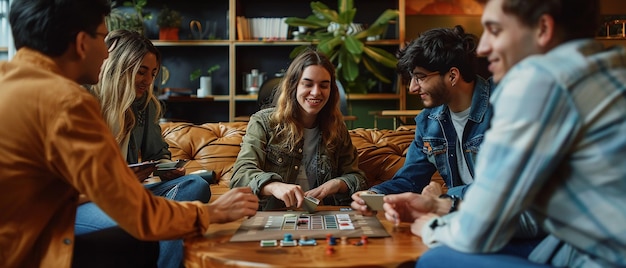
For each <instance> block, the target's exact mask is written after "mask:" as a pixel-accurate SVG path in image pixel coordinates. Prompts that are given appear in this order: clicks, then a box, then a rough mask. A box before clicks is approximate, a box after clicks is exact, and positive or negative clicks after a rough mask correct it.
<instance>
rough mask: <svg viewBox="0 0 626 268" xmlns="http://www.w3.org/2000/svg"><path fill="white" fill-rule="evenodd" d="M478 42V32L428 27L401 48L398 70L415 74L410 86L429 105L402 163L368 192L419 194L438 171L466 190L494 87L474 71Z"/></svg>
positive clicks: (457, 191) (458, 192)
mask: <svg viewBox="0 0 626 268" xmlns="http://www.w3.org/2000/svg"><path fill="white" fill-rule="evenodd" d="M442 40H443V41H444V42H442ZM476 44H477V38H476V36H474V35H471V34H467V33H465V32H464V30H463V28H462V27H461V26H456V27H455V28H438V29H432V30H429V31H426V32H424V33H423V34H422V35H421V36H420V37H419V38H417V39H415V40H413V41H412V42H411V43H410V44H409V45H408V46H407V47H406V48H405V49H404V50H402V51H400V52H399V61H398V71H399V72H402V73H403V74H406V73H407V72H408V73H409V74H410V75H411V80H410V81H411V82H410V86H409V91H410V92H411V93H413V94H419V95H420V98H421V99H422V102H423V104H424V107H425V109H424V110H423V111H422V112H421V113H420V114H419V115H418V116H417V117H415V123H416V131H415V139H414V140H413V142H412V143H411V146H410V147H409V150H408V153H407V157H406V161H405V162H404V166H403V167H402V168H401V169H400V170H398V172H397V173H396V174H395V176H394V177H393V178H392V179H391V180H388V181H385V182H383V183H381V184H378V185H376V186H373V187H371V188H370V189H369V191H371V192H375V193H380V194H395V193H404V192H415V193H420V192H422V189H424V187H426V186H427V185H428V184H429V182H430V179H431V177H432V175H433V174H434V173H435V172H436V171H439V174H441V176H442V177H443V179H444V181H445V183H446V185H447V187H448V188H450V190H449V193H450V194H455V195H462V193H463V192H464V189H465V188H466V186H467V184H469V183H471V182H472V181H473V175H474V159H475V157H476V154H477V153H478V149H479V146H480V144H481V143H482V141H483V133H484V132H485V130H487V128H489V120H490V118H491V115H492V111H491V106H490V104H489V96H490V95H491V91H492V89H493V85H492V83H491V82H490V81H486V80H485V79H483V78H481V77H480V76H478V75H476V70H475V68H476ZM455 120H456V121H457V123H455ZM455 124H456V126H457V127H458V129H457V128H455ZM459 133H463V136H462V138H461V135H459ZM459 145H460V146H459ZM457 146H458V147H457ZM459 151H462V153H461V154H458V153H457V152H459ZM459 156H460V157H459ZM457 186H460V187H457ZM359 194H360V193H357V194H356V195H355V196H353V199H354V200H355V201H356V203H353V208H355V209H361V208H362V205H361V202H359V201H360V199H361V198H360V197H359Z"/></svg>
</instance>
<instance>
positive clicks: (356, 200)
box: [350, 191, 376, 216]
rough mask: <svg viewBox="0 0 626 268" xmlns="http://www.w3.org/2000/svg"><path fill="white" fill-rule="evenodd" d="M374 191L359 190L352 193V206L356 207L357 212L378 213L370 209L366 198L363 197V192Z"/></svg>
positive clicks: (365, 213)
mask: <svg viewBox="0 0 626 268" xmlns="http://www.w3.org/2000/svg"><path fill="white" fill-rule="evenodd" d="M372 193H374V192H372V191H358V192H356V193H354V194H352V203H350V207H352V209H354V210H355V211H356V212H358V213H361V214H362V215H365V216H373V215H375V214H376V213H375V212H374V211H372V210H370V209H369V207H368V206H367V205H366V204H365V200H363V198H361V195H362V194H372Z"/></svg>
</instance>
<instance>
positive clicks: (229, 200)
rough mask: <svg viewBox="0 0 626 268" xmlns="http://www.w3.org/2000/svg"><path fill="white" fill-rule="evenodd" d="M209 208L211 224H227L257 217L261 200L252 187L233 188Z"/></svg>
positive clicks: (210, 204)
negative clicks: (248, 217) (244, 218)
mask: <svg viewBox="0 0 626 268" xmlns="http://www.w3.org/2000/svg"><path fill="white" fill-rule="evenodd" d="M207 206H208V207H209V216H210V218H211V223H225V222H231V221H235V220H238V219H241V218H243V217H247V216H254V215H256V212H257V210H258V209H259V198H257V197H256V195H254V194H253V193H252V189H251V188H250V187H240V188H233V189H231V190H230V191H228V192H226V193H225V194H223V195H222V196H220V197H219V198H218V199H216V200H215V201H213V202H211V203H209V204H207Z"/></svg>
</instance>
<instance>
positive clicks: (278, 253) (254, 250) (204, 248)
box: [185, 206, 427, 267]
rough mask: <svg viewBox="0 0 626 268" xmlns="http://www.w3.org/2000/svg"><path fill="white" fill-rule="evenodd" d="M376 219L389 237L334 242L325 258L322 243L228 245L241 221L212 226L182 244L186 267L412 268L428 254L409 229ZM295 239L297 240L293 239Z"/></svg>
mask: <svg viewBox="0 0 626 268" xmlns="http://www.w3.org/2000/svg"><path fill="white" fill-rule="evenodd" d="M339 208H340V207H335V206H321V207H318V208H317V209H318V210H339ZM377 217H378V218H379V219H380V222H381V223H382V225H383V227H384V228H385V229H386V230H387V232H389V234H390V235H391V237H385V238H369V239H368V242H367V244H366V245H363V246H356V245H354V244H353V243H354V242H358V241H359V240H360V239H357V238H351V239H350V240H349V243H348V244H347V245H342V244H341V243H340V242H339V239H337V245H335V246H333V248H334V253H332V254H327V253H326V247H327V245H328V244H327V243H326V241H325V240H323V239H320V240H317V246H296V247H261V246H260V245H259V241H255V242H229V241H230V238H231V237H232V236H233V234H235V232H236V231H237V229H238V228H239V226H240V225H241V223H242V222H243V219H242V220H239V221H235V222H231V223H227V224H212V225H211V226H210V227H209V234H208V235H207V236H205V237H196V238H188V239H186V240H185V266H186V267H414V265H415V261H416V260H417V258H418V257H419V256H420V255H421V254H422V253H423V252H424V251H426V250H427V247H426V246H425V245H424V244H423V243H422V240H421V239H420V238H419V237H417V236H415V235H413V234H412V233H411V231H410V225H409V224H408V223H403V224H401V225H400V226H398V227H394V226H393V224H392V223H391V222H389V221H387V220H386V219H385V216H384V214H383V212H379V213H378V215H377ZM294 239H296V240H297V239H298V238H294Z"/></svg>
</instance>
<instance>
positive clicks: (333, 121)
mask: <svg viewBox="0 0 626 268" xmlns="http://www.w3.org/2000/svg"><path fill="white" fill-rule="evenodd" d="M311 65H319V66H321V67H323V68H324V69H326V70H327V71H328V73H329V74H330V81H331V83H330V96H329V99H328V102H327V103H326V105H325V106H324V107H323V108H322V110H321V111H320V112H319V114H317V125H318V127H319V129H320V132H321V133H322V143H323V144H324V145H325V146H326V148H327V149H328V151H329V152H331V153H333V152H334V151H335V147H336V146H335V144H336V141H337V140H338V139H339V138H340V133H343V132H345V131H347V128H346V125H345V123H344V122H343V116H342V114H341V110H339V89H338V88H337V82H336V76H335V66H334V65H333V64H332V63H331V62H330V60H329V59H328V57H327V56H326V55H324V54H322V53H320V52H318V51H316V50H313V49H307V50H304V51H303V52H302V53H301V54H299V55H298V56H297V57H296V58H295V59H294V60H293V61H292V62H291V65H289V68H288V69H287V72H286V73H285V76H284V77H283V79H282V80H281V83H280V85H279V87H278V94H279V96H278V100H277V103H276V110H275V111H274V113H273V114H272V115H271V117H270V122H271V125H272V127H273V128H274V130H275V131H276V133H277V136H278V137H281V138H282V139H281V140H282V145H284V146H285V147H286V148H289V149H290V150H291V151H293V150H294V149H295V145H296V144H298V143H299V142H300V141H302V140H303V138H304V126H303V125H302V123H301V120H300V117H301V115H302V113H303V112H304V111H303V109H302V107H300V104H299V103H298V100H297V98H296V92H297V88H298V83H299V82H300V78H301V77H302V74H303V73H304V69H305V68H306V67H308V66H311Z"/></svg>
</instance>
